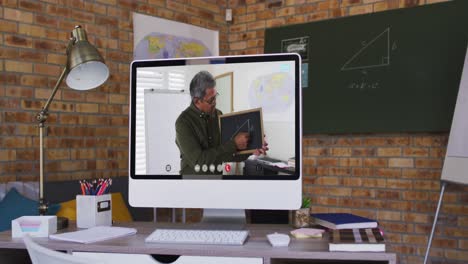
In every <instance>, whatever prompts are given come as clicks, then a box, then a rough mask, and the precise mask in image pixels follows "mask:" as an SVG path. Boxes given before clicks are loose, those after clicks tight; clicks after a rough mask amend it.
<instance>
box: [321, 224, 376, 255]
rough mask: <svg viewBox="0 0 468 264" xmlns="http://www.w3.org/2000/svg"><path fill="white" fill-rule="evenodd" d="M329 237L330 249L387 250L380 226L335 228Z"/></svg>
mask: <svg viewBox="0 0 468 264" xmlns="http://www.w3.org/2000/svg"><path fill="white" fill-rule="evenodd" d="M329 239H330V241H329V244H328V246H329V250H330V251H348V252H359V251H372V252H385V240H384V238H383V236H382V233H381V232H380V230H379V229H378V228H365V229H335V230H331V231H330V238H329Z"/></svg>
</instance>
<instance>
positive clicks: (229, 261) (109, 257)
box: [73, 252, 263, 264]
mask: <svg viewBox="0 0 468 264" xmlns="http://www.w3.org/2000/svg"><path fill="white" fill-rule="evenodd" d="M73 255H76V256H81V257H83V258H88V259H93V260H101V261H105V262H106V263H112V264H128V263H135V264H136V263H138V264H159V263H162V262H159V261H157V260H155V259H154V258H153V257H152V256H151V255H145V254H120V253H96V252H73ZM200 263H203V264H262V263H263V260H262V259H261V258H232V257H202V256H180V257H179V258H178V259H177V260H176V261H174V262H172V264H200Z"/></svg>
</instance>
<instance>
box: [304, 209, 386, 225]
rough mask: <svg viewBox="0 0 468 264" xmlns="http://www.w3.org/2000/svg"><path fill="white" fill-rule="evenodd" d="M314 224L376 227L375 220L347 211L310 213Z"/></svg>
mask: <svg viewBox="0 0 468 264" xmlns="http://www.w3.org/2000/svg"><path fill="white" fill-rule="evenodd" d="M311 216H312V217H313V220H314V222H315V223H316V224H318V225H321V226H324V227H328V228H330V229H352V228H376V227H377V221H375V220H372V219H369V218H365V217H362V216H358V215H354V214H349V213H328V214H327V213H324V214H311Z"/></svg>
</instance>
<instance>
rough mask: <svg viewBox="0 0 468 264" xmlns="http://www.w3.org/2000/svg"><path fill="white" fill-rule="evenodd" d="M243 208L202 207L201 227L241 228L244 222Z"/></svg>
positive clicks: (243, 227) (243, 226)
mask: <svg viewBox="0 0 468 264" xmlns="http://www.w3.org/2000/svg"><path fill="white" fill-rule="evenodd" d="M246 223H247V222H246V217H245V210H244V209H203V217H202V220H201V223H200V225H201V227H206V228H208V229H224V230H226V229H229V230H242V229H245V224H246Z"/></svg>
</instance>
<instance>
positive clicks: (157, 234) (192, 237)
mask: <svg viewBox="0 0 468 264" xmlns="http://www.w3.org/2000/svg"><path fill="white" fill-rule="evenodd" d="M248 235H249V232H248V231H247V230H201V229H156V230H155V231H154V232H153V233H151V234H150V235H149V236H148V237H147V238H146V239H145V242H146V243H174V244H210V245H243V244H244V242H245V240H246V239H247V236H248Z"/></svg>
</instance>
